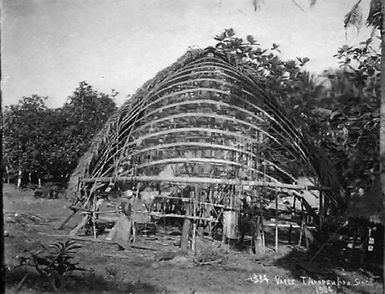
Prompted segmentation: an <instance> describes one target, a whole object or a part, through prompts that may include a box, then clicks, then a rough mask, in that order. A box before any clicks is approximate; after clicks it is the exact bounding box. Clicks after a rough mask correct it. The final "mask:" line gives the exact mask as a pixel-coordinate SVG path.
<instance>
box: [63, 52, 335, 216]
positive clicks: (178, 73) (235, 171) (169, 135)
mask: <svg viewBox="0 0 385 294" xmlns="http://www.w3.org/2000/svg"><path fill="white" fill-rule="evenodd" d="M309 142H310V140H308V139H305V138H304V137H303V135H302V133H301V132H300V131H298V130H297V129H296V128H295V127H294V124H293V122H292V121H291V120H290V119H289V118H288V117H287V115H286V114H285V111H284V109H283V108H282V107H281V106H280V105H279V104H278V102H277V100H276V99H275V97H274V96H273V95H271V94H270V93H268V92H266V90H264V89H262V87H261V85H260V84H259V81H255V80H253V79H252V78H251V77H250V76H248V75H247V74H245V73H243V72H242V71H241V70H239V68H238V67H237V65H236V64H235V63H234V62H232V58H231V56H227V55H225V54H223V53H221V52H219V51H217V50H215V49H212V48H211V49H207V50H192V51H189V52H187V53H186V54H185V55H184V56H183V57H181V58H180V59H179V60H178V61H177V62H176V63H174V64H172V65H171V66H170V67H168V68H166V69H164V70H163V71H161V72H159V73H158V74H157V75H156V76H155V77H154V78H153V79H152V80H150V81H149V82H147V83H146V84H145V85H144V86H143V87H142V88H141V89H139V90H138V91H137V93H136V94H135V95H133V97H132V98H131V99H129V100H128V101H127V102H126V103H125V104H124V105H123V106H122V107H121V108H120V109H119V110H118V111H117V112H116V113H115V114H114V115H113V116H112V117H111V118H110V119H109V121H108V122H107V124H106V125H105V127H104V128H103V130H102V131H101V132H100V133H99V134H98V135H97V136H96V138H95V139H94V141H93V143H92V146H91V148H90V150H89V151H88V152H87V153H86V154H85V155H84V156H83V158H82V159H81V160H80V163H79V165H78V167H77V169H76V170H75V172H74V173H73V175H72V177H71V181H70V187H69V190H70V192H71V193H72V194H73V195H74V202H76V205H75V206H76V207H77V208H81V209H80V210H82V209H83V211H91V212H92V211H94V212H95V203H96V201H97V200H98V198H100V197H104V196H103V195H104V194H105V193H106V192H105V191H109V190H111V189H110V188H108V187H113V188H112V189H115V190H114V191H115V192H116V191H120V192H124V191H126V190H128V189H130V190H133V191H135V192H136V193H135V195H141V193H142V192H145V191H147V190H151V191H153V192H154V193H158V196H157V197H159V198H162V196H161V195H166V194H167V195H168V196H164V197H163V200H162V201H170V202H172V201H173V199H175V198H176V199H189V198H191V199H195V200H196V201H195V200H194V201H195V202H194V203H195V204H191V203H189V204H187V202H186V201H182V202H183V203H184V205H185V208H186V209H187V208H188V209H187V210H186V211H189V212H185V214H183V215H180V216H178V217H182V218H188V219H190V220H192V221H195V220H201V221H212V218H211V217H209V216H208V214H210V213H213V209H214V208H215V209H217V210H218V211H215V213H216V214H215V215H216V217H217V218H218V217H219V216H220V215H221V211H220V209H222V210H223V209H224V208H226V209H228V208H229V207H230V208H231V209H235V210H237V209H239V204H237V203H238V202H239V200H240V198H242V197H246V196H250V197H252V198H253V199H254V200H255V201H260V198H268V199H271V198H274V197H277V196H274V195H275V194H274V193H277V191H281V192H282V191H283V190H289V191H292V193H293V194H292V195H294V196H295V197H301V196H299V195H300V193H301V191H305V190H315V191H318V192H317V193H320V191H323V192H324V194H325V196H326V200H325V201H328V203H330V204H332V205H335V206H337V205H338V203H339V201H340V199H339V198H338V197H339V195H338V193H335V191H336V189H335V187H334V186H333V185H331V182H332V180H333V178H334V177H333V175H332V174H330V173H328V172H329V171H328V170H327V169H324V171H323V172H321V171H320V168H319V167H320V165H322V164H324V162H325V160H320V159H319V158H318V153H319V151H318V149H316V148H315V147H314V146H312V144H311V143H309ZM325 170H327V171H326V173H325ZM299 176H305V177H308V178H312V179H314V180H315V181H314V182H315V183H316V184H314V185H300V184H296V180H297V179H298V177H299ZM186 187H189V189H190V190H191V191H190V190H189V191H190V192H189V193H190V194H189V195H188V196H186V195H182V194H183V193H185V192H186V191H187V190H186V189H187V188H186ZM146 189H147V190H146ZM213 195H216V196H215V197H214V196H213ZM218 195H219V196H218ZM196 203H205V207H206V208H205V209H204V210H203V212H202V211H200V212H199V213H201V215H200V214H199V213H198V211H199V209H198V208H197V207H195V206H194V205H196ZM237 205H238V206H237ZM187 206H189V207H187ZM190 206H191V207H190ZM194 207H195V208H194ZM309 207H310V206H308V205H307V204H306V207H305V208H306V209H308V208H309ZM309 209H310V208H309ZM95 213H96V212H95ZM311 213H313V212H311ZM175 214H176V213H174V212H173V213H163V215H168V216H173V217H175Z"/></svg>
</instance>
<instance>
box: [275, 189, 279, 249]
mask: <svg viewBox="0 0 385 294" xmlns="http://www.w3.org/2000/svg"><path fill="white" fill-rule="evenodd" d="M278 197H279V195H278V193H277V190H275V252H278Z"/></svg>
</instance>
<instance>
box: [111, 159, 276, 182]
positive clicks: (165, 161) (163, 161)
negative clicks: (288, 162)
mask: <svg viewBox="0 0 385 294" xmlns="http://www.w3.org/2000/svg"><path fill="white" fill-rule="evenodd" d="M191 162H193V163H210V164H213V165H232V166H238V167H242V168H245V169H247V170H250V171H253V172H255V173H257V174H260V175H262V176H263V177H265V178H266V179H269V180H270V181H272V182H277V183H280V182H279V181H278V180H277V179H275V178H274V177H271V176H269V175H266V174H264V173H263V172H262V171H260V170H257V169H255V168H252V167H249V166H247V165H244V164H242V163H239V162H234V161H231V160H224V159H217V158H202V157H190V158H186V157H174V158H166V159H161V160H154V161H151V162H146V163H142V164H139V165H137V166H135V169H137V170H139V169H142V168H145V167H151V166H155V165H162V164H177V163H191ZM133 170H134V168H133V169H130V170H127V171H124V172H122V173H120V174H119V175H118V176H127V175H129V174H131V173H132V172H133Z"/></svg>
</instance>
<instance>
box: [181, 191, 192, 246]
mask: <svg viewBox="0 0 385 294" xmlns="http://www.w3.org/2000/svg"><path fill="white" fill-rule="evenodd" d="M190 202H191V199H190ZM190 202H186V203H185V205H186V217H188V216H190V214H191V210H190V205H191V203H190ZM190 227H191V219H189V218H185V219H184V222H183V227H182V236H181V244H180V247H181V250H182V251H183V252H187V251H188V239H189V236H190Z"/></svg>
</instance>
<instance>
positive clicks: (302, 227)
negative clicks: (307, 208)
mask: <svg viewBox="0 0 385 294" xmlns="http://www.w3.org/2000/svg"><path fill="white" fill-rule="evenodd" d="M303 230H304V215H303V198H301V229H300V232H299V241H298V246H301V243H302V235H303Z"/></svg>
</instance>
